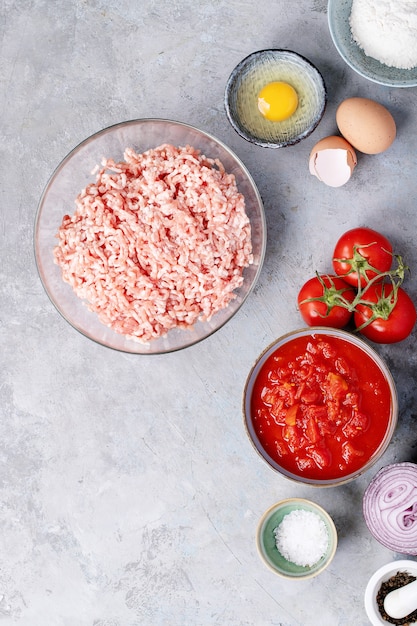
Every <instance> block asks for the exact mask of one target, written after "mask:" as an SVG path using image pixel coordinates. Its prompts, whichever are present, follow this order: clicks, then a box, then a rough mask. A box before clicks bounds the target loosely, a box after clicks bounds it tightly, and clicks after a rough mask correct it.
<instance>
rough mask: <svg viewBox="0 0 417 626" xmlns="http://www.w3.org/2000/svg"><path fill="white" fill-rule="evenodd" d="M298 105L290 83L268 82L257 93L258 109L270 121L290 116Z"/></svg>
mask: <svg viewBox="0 0 417 626" xmlns="http://www.w3.org/2000/svg"><path fill="white" fill-rule="evenodd" d="M297 107H298V95H297V92H296V91H295V89H294V87H292V85H289V84H288V83H283V82H274V83H268V84H267V85H265V87H263V88H262V89H261V91H260V92H259V94H258V109H259V111H260V112H261V113H262V115H263V116H264V117H265V118H266V119H267V120H271V121H272V122H282V121H283V120H286V119H288V118H289V117H291V115H292V114H293V113H295V111H296V109H297Z"/></svg>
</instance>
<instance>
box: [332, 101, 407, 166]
mask: <svg viewBox="0 0 417 626" xmlns="http://www.w3.org/2000/svg"><path fill="white" fill-rule="evenodd" d="M336 123H337V126H338V128H339V130H340V132H341V134H342V135H343V137H344V138H345V139H346V140H347V141H348V142H349V143H350V144H351V145H352V146H353V147H354V148H356V150H359V151H360V152H363V153H364V154H379V153H380V152H384V151H385V150H387V149H388V148H389V147H390V145H391V144H392V142H393V141H394V139H395V136H396V125H395V121H394V118H393V117H392V115H391V113H390V112H389V111H388V109H386V108H385V107H384V106H383V105H382V104H380V103H379V102H375V101H374V100H369V99H368V98H348V99H347V100H344V101H343V102H342V103H341V104H340V105H339V107H338V109H337V111H336Z"/></svg>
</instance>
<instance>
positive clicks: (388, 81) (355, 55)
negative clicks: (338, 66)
mask: <svg viewBox="0 0 417 626" xmlns="http://www.w3.org/2000/svg"><path fill="white" fill-rule="evenodd" d="M351 11H352V0H329V2H328V7H327V15H328V23H329V30H330V35H331V37H332V40H333V43H334V45H335V47H336V50H337V51H338V53H339V54H340V56H341V57H342V59H343V60H344V61H345V63H347V65H349V67H351V68H352V69H353V70H354V71H355V72H357V74H359V75H360V76H363V78H367V79H368V80H370V81H372V82H374V83H378V84H379V85H385V86H387V87H415V86H416V85H417V67H413V68H411V69H409V70H405V69H398V68H396V67H389V66H388V65H385V64H384V63H380V62H379V61H377V60H376V59H373V58H372V57H369V56H367V55H366V54H365V52H364V51H363V50H362V48H360V47H359V46H358V44H357V43H356V42H355V41H354V39H353V37H352V33H351V29H350V24H349V18H350V14H351Z"/></svg>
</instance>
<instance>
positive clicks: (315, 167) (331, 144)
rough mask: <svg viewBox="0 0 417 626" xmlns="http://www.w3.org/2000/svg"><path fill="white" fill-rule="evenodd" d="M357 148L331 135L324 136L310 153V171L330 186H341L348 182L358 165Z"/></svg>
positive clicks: (341, 138)
mask: <svg viewBox="0 0 417 626" xmlns="http://www.w3.org/2000/svg"><path fill="white" fill-rule="evenodd" d="M356 163H357V158H356V153H355V150H354V149H353V148H352V146H351V145H350V143H349V142H348V141H346V139H343V137H338V136H336V135H331V136H330V137H324V139H321V140H320V141H319V142H318V143H316V145H315V146H314V147H313V149H312V150H311V153H310V159H309V169H310V173H311V174H313V176H317V178H318V179H319V180H320V181H321V182H323V183H325V184H326V185H328V186H329V187H341V186H342V185H344V184H345V183H347V182H348V180H349V179H350V177H351V176H352V173H353V170H354V169H355V167H356Z"/></svg>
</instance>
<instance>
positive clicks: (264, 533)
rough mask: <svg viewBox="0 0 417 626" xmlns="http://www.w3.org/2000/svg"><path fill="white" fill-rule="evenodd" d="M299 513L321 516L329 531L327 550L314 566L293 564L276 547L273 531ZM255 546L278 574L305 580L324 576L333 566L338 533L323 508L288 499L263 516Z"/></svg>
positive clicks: (275, 505) (301, 500) (267, 563)
mask: <svg viewBox="0 0 417 626" xmlns="http://www.w3.org/2000/svg"><path fill="white" fill-rule="evenodd" d="M299 510H302V511H309V512H310V513H315V514H316V515H318V516H319V518H320V520H321V521H322V522H323V523H324V524H325V527H326V530H327V534H328V538H329V541H328V545H327V549H326V551H325V553H324V554H323V555H322V556H321V557H320V559H319V560H318V561H317V562H316V563H314V564H313V565H307V566H305V565H296V564H295V563H291V561H288V560H287V559H286V558H285V557H284V556H283V555H282V554H281V553H280V552H279V550H278V548H277V546H276V540H275V534H274V530H275V529H276V528H277V527H278V526H279V524H280V523H281V522H282V520H283V519H284V517H285V516H286V515H288V514H290V513H291V512H292V511H299ZM256 546H257V549H258V553H259V556H260V557H261V559H262V561H263V562H264V563H265V565H266V566H267V567H268V568H269V569H271V570H272V571H273V572H274V573H275V574H278V575H279V576H281V577H283V578H288V579H292V580H306V579H307V578H313V576H317V575H318V574H320V573H321V572H323V571H324V570H325V569H326V568H327V567H328V566H329V565H330V563H331V562H332V560H333V557H334V555H335V553H336V548H337V531H336V527H335V525H334V522H333V520H332V518H331V517H330V515H329V514H328V513H327V512H326V511H325V510H324V509H323V508H322V507H321V506H319V505H318V504H315V503H314V502H311V501H310V500H305V499H304V498H288V499H287V500H281V501H280V502H277V503H276V504H274V505H273V506H271V507H270V508H269V509H268V510H267V511H266V512H265V513H264V514H263V516H262V517H261V519H260V521H259V524H258V529H257V534H256Z"/></svg>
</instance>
